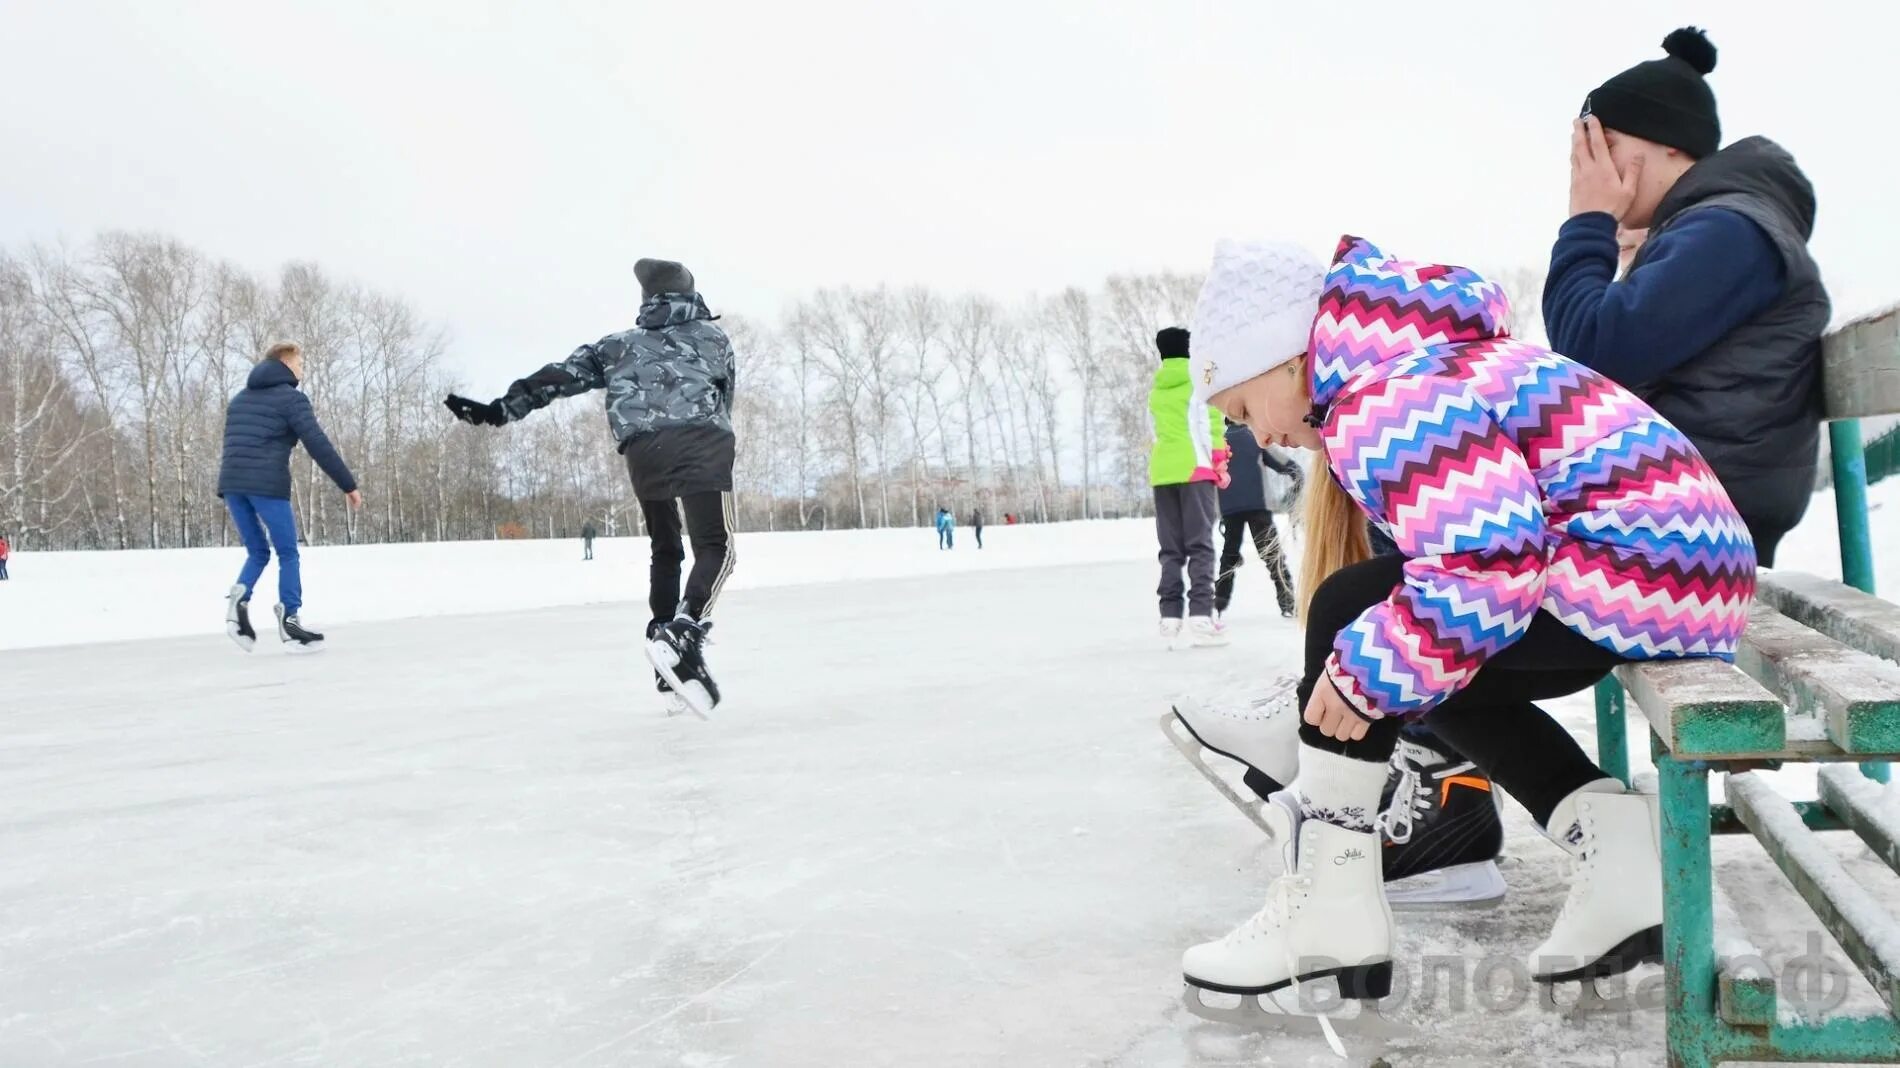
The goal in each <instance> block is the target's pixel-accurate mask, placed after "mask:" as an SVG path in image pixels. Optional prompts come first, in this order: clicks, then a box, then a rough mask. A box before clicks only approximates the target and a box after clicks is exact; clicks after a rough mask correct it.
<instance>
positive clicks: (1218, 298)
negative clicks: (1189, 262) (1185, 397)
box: [1188, 238, 1326, 398]
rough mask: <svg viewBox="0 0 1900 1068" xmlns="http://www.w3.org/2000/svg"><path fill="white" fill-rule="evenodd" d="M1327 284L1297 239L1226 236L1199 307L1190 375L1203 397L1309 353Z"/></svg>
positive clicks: (1321, 269) (1321, 268)
mask: <svg viewBox="0 0 1900 1068" xmlns="http://www.w3.org/2000/svg"><path fill="white" fill-rule="evenodd" d="M1325 281H1326V267H1325V265H1324V264H1322V263H1320V261H1319V258H1318V257H1316V256H1314V255H1313V254H1312V253H1311V252H1308V251H1307V250H1306V249H1304V248H1301V247H1300V246H1299V245H1296V244H1293V243H1292V242H1290V241H1236V240H1234V239H1232V238H1222V239H1221V240H1220V242H1219V243H1217V244H1216V245H1215V246H1214V265H1213V267H1211V268H1209V269H1208V272H1207V281H1206V282H1204V283H1203V284H1202V285H1201V299H1200V300H1199V301H1198V302H1197V303H1196V304H1195V305H1194V328H1193V329H1194V344H1193V349H1192V355H1190V356H1189V358H1188V372H1189V373H1190V374H1191V375H1193V379H1192V381H1193V383H1194V388H1195V390H1196V391H1197V392H1198V393H1199V394H1200V396H1202V397H1203V398H1205V397H1211V396H1213V395H1214V394H1216V393H1219V392H1220V391H1221V390H1223V389H1226V388H1227V387H1229V386H1233V385H1238V384H1239V383H1241V382H1245V381H1246V380H1248V379H1249V378H1252V377H1254V376H1255V375H1260V374H1265V373H1266V372H1268V371H1271V370H1273V369H1274V368H1275V367H1278V366H1280V365H1281V364H1283V363H1285V362H1287V361H1288V360H1291V359H1293V358H1294V357H1295V356H1298V355H1299V354H1301V353H1303V352H1305V351H1306V349H1307V342H1308V339H1309V338H1311V336H1312V334H1313V319H1314V317H1315V316H1317V315H1318V314H1319V295H1320V292H1321V291H1322V290H1323V289H1324V288H1325Z"/></svg>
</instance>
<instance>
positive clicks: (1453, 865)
mask: <svg viewBox="0 0 1900 1068" xmlns="http://www.w3.org/2000/svg"><path fill="white" fill-rule="evenodd" d="M1441 744H1442V743H1438V742H1436V739H1433V738H1431V737H1430V736H1421V737H1416V738H1415V737H1409V736H1408V737H1405V738H1401V739H1400V741H1399V747H1398V749H1397V750H1396V751H1394V752H1393V754H1392V770H1391V773H1390V775H1389V776H1388V777H1387V779H1386V784H1385V796H1384V798H1383V799H1382V802H1381V804H1380V806H1379V807H1380V814H1379V832H1380V837H1381V838H1382V839H1383V840H1384V844H1385V893H1386V900H1387V901H1389V902H1390V903H1391V905H1392V907H1393V908H1395V909H1424V908H1448V907H1457V908H1488V907H1491V906H1493V905H1496V904H1497V903H1498V902H1500V901H1502V900H1503V899H1504V891H1505V884H1504V876H1503V874H1502V873H1500V872H1499V871H1498V865H1497V858H1498V856H1499V854H1501V853H1502V852H1503V851H1504V822H1503V820H1502V819H1500V818H1499V815H1498V801H1497V793H1496V791H1494V790H1493V789H1492V784H1491V780H1490V779H1489V778H1488V777H1486V776H1485V774H1484V772H1482V771H1479V770H1478V768H1477V765H1475V764H1473V763H1471V762H1470V761H1468V760H1466V759H1464V758H1463V757H1461V756H1459V755H1457V754H1456V753H1449V752H1445V751H1443V750H1441V749H1440V748H1438V746H1439V745H1441Z"/></svg>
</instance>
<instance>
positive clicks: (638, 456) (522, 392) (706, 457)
mask: <svg viewBox="0 0 1900 1068" xmlns="http://www.w3.org/2000/svg"><path fill="white" fill-rule="evenodd" d="M633 273H634V277H635V278H637V279H638V280H639V282H640V312H639V315H638V316H637V317H636V318H635V320H634V326H633V328H632V329H630V330H624V331H621V332H620V333H618V334H609V335H608V336H606V337H604V338H601V339H600V340H599V341H596V342H593V343H592V344H588V345H582V346H581V347H580V348H578V349H575V350H574V352H573V354H572V355H570V356H569V357H568V358H567V359H565V360H563V361H561V362H560V363H553V364H549V365H548V366H546V367H543V368H542V369H541V370H539V371H536V372H535V373H533V374H531V375H529V376H528V377H526V378H523V379H521V380H519V381H517V382H515V383H514V384H513V385H511V386H509V387H508V392H507V393H506V394H504V395H503V396H501V397H498V398H496V399H495V400H494V401H493V402H491V403H488V404H482V403H480V402H478V401H473V400H470V399H468V398H467V397H460V396H456V395H454V394H450V395H449V398H448V400H447V401H446V402H445V403H446V404H447V405H448V409H449V411H451V412H453V413H454V414H455V417H456V418H457V419H460V420H462V421H463V422H465V423H471V424H474V425H477V426H504V425H506V424H508V423H510V422H514V421H517V420H520V419H524V418H526V417H527V416H528V413H530V412H532V411H534V410H536V409H537V408H543V407H546V406H547V405H549V404H552V403H553V402H554V401H556V400H559V399H560V398H562V397H578V396H580V395H581V394H583V393H587V392H590V391H592V390H596V389H604V390H606V391H607V425H608V426H609V428H611V430H612V431H613V435H614V439H615V440H616V441H617V442H618V444H619V449H620V453H621V455H623V456H625V457H626V460H627V475H628V477H629V478H631V479H632V480H633V491H634V494H635V495H636V496H637V497H639V498H640V512H641V514H642V515H643V516H644V517H645V519H646V526H647V533H648V535H649V537H650V540H651V542H652V547H653V550H652V551H653V561H652V566H651V570H650V572H649V577H648V587H647V607H648V608H649V609H650V610H651V611H652V619H651V621H650V622H648V623H647V629H646V636H647V646H646V648H647V659H648V660H649V661H651V662H652V664H653V670H654V673H655V676H656V678H655V685H656V687H657V688H658V689H659V690H660V692H661V693H677V694H679V696H680V697H681V699H683V700H684V701H685V702H686V704H687V705H688V706H689V707H690V708H692V709H693V711H695V712H697V713H698V714H700V715H702V716H704V715H706V714H707V713H709V712H711V711H712V710H713V708H714V707H715V706H717V705H718V704H719V687H718V685H717V684H716V683H714V682H713V677H712V672H711V671H710V670H709V669H708V668H707V666H706V656H705V643H706V633H707V631H709V630H710V629H711V628H712V610H713V605H714V604H715V603H717V602H718V600H719V591H720V590H721V589H723V588H725V585H726V580H727V579H728V578H730V577H731V576H732V569H733V564H734V563H735V562H736V560H737V553H736V550H735V549H734V547H733V527H734V526H735V525H736V524H735V521H734V516H733V505H732V462H733V455H734V451H735V443H736V439H735V438H734V436H733V431H732V397H733V390H734V388H735V380H736V365H735V360H734V357H733V353H732V342H731V341H729V340H727V338H726V332H725V331H724V330H721V329H720V328H719V327H717V326H715V325H714V324H713V320H714V318H715V316H714V315H713V313H712V310H711V309H709V308H707V307H706V301H705V298H704V297H702V296H700V293H699V287H698V284H697V283H696V282H695V281H694V279H693V273H692V272H691V271H689V270H687V269H686V268H685V266H683V265H682V264H678V263H674V262H672V261H671V260H652V259H643V260H641V261H640V262H638V263H636V264H634V265H633ZM682 532H683V533H684V534H685V536H686V538H687V539H689V540H690V541H691V542H692V546H693V569H692V572H691V573H690V574H688V575H687V577H686V587H685V591H684V593H682V592H681V589H680V570H681V566H682V565H683V564H684V562H685V559H686V550H685V546H684V545H683V544H682V542H681V534H682Z"/></svg>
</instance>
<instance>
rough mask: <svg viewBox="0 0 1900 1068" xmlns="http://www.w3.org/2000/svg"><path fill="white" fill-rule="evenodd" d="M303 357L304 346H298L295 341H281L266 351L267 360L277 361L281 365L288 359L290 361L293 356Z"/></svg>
mask: <svg viewBox="0 0 1900 1068" xmlns="http://www.w3.org/2000/svg"><path fill="white" fill-rule="evenodd" d="M302 355H303V346H302V345H299V344H297V343H296V342H295V341H279V342H277V343H276V344H274V345H272V346H271V347H270V348H268V349H265V350H264V358H265V359H267V360H276V361H278V362H280V363H281V362H283V361H284V360H286V359H289V358H290V357H292V356H302Z"/></svg>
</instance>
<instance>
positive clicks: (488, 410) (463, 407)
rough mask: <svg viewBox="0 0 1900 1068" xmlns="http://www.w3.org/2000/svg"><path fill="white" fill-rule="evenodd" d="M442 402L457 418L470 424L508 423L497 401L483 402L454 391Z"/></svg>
mask: <svg viewBox="0 0 1900 1068" xmlns="http://www.w3.org/2000/svg"><path fill="white" fill-rule="evenodd" d="M442 403H443V405H444V406H445V407H447V408H448V410H449V411H450V412H451V413H453V414H454V416H455V417H456V418H457V419H460V420H461V421H462V422H464V423H468V424H470V425H471V426H506V425H507V423H508V413H507V412H505V411H503V410H502V407H501V405H500V404H499V403H497V404H483V403H482V402H480V401H472V400H469V399H468V398H467V397H463V396H458V395H456V394H454V393H451V394H449V397H448V399H447V400H445V401H443V402H442Z"/></svg>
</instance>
